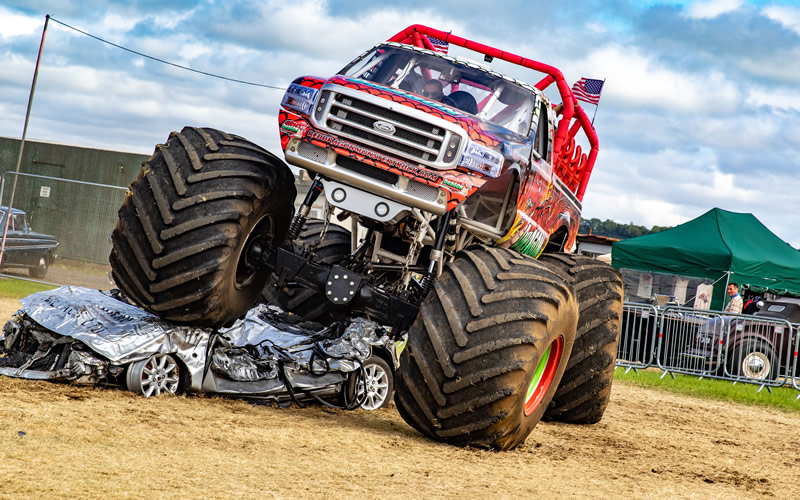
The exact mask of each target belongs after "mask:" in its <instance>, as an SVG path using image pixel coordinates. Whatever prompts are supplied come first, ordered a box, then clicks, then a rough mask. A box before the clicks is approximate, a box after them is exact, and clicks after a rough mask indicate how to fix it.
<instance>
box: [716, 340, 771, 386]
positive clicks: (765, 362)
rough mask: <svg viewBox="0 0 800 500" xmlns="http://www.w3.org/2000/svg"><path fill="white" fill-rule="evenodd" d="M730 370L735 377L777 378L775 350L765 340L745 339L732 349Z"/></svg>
mask: <svg viewBox="0 0 800 500" xmlns="http://www.w3.org/2000/svg"><path fill="white" fill-rule="evenodd" d="M731 356H732V357H731V358H730V359H729V361H728V371H729V372H730V374H731V375H733V376H734V377H744V378H748V379H753V380H764V381H770V380H775V379H776V378H777V373H778V370H777V363H776V358H775V350H774V349H773V348H772V345H771V344H770V343H769V342H767V341H765V340H745V341H743V342H741V343H740V344H739V345H737V346H736V347H735V348H733V349H732V350H731Z"/></svg>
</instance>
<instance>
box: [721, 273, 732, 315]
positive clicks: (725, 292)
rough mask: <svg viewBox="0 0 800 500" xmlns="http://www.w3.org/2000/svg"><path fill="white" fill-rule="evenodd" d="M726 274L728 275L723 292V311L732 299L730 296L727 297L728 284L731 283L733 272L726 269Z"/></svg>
mask: <svg viewBox="0 0 800 500" xmlns="http://www.w3.org/2000/svg"><path fill="white" fill-rule="evenodd" d="M725 274H726V277H725V290H724V292H723V293H724V294H725V295H723V296H722V310H723V311H724V310H725V306H727V305H728V301H729V300H730V299H729V298H727V295H728V285H730V284H731V272H730V271H725Z"/></svg>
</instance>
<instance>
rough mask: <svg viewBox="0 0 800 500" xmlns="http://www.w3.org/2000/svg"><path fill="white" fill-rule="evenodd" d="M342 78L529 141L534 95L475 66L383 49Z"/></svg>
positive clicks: (359, 61)
mask: <svg viewBox="0 0 800 500" xmlns="http://www.w3.org/2000/svg"><path fill="white" fill-rule="evenodd" d="M340 74H343V75H345V76H349V77H352V78H359V79H362V80H368V81H371V82H376V83H380V84H383V85H387V86H389V87H393V88H397V89H401V90H405V91H407V92H411V93H413V94H417V95H419V96H421V97H425V98H426V99H429V100H434V101H439V102H442V103H443V104H446V105H448V106H450V107H453V108H456V109H459V110H461V111H463V112H466V113H469V114H471V115H475V116H477V117H478V118H481V119H484V120H487V121H489V122H491V123H494V124H495V125H499V126H501V127H504V128H506V129H508V130H511V131H512V132H516V133H518V134H521V135H527V134H528V132H529V131H530V127H531V116H532V114H533V109H534V105H535V95H534V94H533V93H532V92H531V91H529V90H527V89H525V88H523V87H522V86H520V85H517V84H515V83H513V82H512V81H510V80H508V79H506V78H504V77H503V76H502V75H500V74H499V73H497V72H495V71H492V70H491V69H487V68H483V67H481V66H480V65H479V64H477V63H474V62H467V61H461V60H458V59H454V58H452V57H443V56H437V55H433V54H430V53H426V52H421V51H416V50H410V49H405V48H401V47H394V46H388V45H379V46H378V47H376V48H375V49H373V50H372V51H370V52H368V53H366V54H365V55H364V56H362V57H360V58H358V59H356V60H355V61H353V62H352V63H351V64H350V65H348V66H347V67H346V68H344V69H343V70H342V71H341V72H340Z"/></svg>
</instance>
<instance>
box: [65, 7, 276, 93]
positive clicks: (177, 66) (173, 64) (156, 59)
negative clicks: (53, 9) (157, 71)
mask: <svg viewBox="0 0 800 500" xmlns="http://www.w3.org/2000/svg"><path fill="white" fill-rule="evenodd" d="M50 20H51V21H55V22H57V23H58V24H60V25H62V26H64V27H66V28H69V29H71V30H74V31H77V32H78V33H81V34H83V35H86V36H88V37H91V38H94V39H95V40H99V41H101V42H103V43H105V44H108V45H111V46H113V47H116V48H118V49H122V50H125V51H128V52H130V53H132V54H136V55H137V56H141V57H146V58H147V59H151V60H153V61H157V62H160V63H163V64H168V65H170V66H174V67H176V68H180V69H185V70H186V71H191V72H193V73H199V74H201V75H206V76H211V77H214V78H219V79H221V80H227V81H229V82H235V83H243V84H245V85H253V86H255V87H264V88H268V89H277V90H286V87H276V86H275V85H266V84H264V83H253V82H248V81H246V80H237V79H236V78H228V77H227V76H222V75H216V74H214V73H209V72H207V71H200V70H199V69H194V68H190V67H188V66H181V65H180V64H176V63H173V62H169V61H165V60H164V59H159V58H158V57H153V56H149V55H147V54H143V53H141V52H137V51H135V50H133V49H129V48H127V47H123V46H122V45H118V44H116V43H113V42H109V41H108V40H104V39H102V38H100V37H99V36H95V35H92V34H91V33H87V32H85V31H83V30H79V29H78V28H76V27H74V26H70V25H69V24H67V23H65V22H62V21H59V20H58V19H56V18H55V17H53V16H50Z"/></svg>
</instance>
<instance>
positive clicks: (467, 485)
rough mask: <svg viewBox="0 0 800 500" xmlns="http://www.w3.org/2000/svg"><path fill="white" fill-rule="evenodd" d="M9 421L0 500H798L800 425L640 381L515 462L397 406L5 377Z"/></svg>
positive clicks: (789, 416)
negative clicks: (442, 432) (461, 442)
mask: <svg viewBox="0 0 800 500" xmlns="http://www.w3.org/2000/svg"><path fill="white" fill-rule="evenodd" d="M17 308H18V303H17V302H16V301H8V300H6V301H0V314H2V315H3V316H2V317H4V318H5V317H9V316H10V314H11V313H13V311H15V310H16V309H17ZM0 408H2V411H0V450H1V451H0V498H14V499H17V498H35V499H39V498H74V497H79V498H103V499H105V498H109V497H110V498H129V497H133V498H139V497H145V496H147V497H165V498H231V497H237V498H238V497H241V498H265V497H267V498H269V497H278V498H378V497H380V498H408V497H415V498H454V499H456V498H458V499H461V498H464V497H467V498H492V499H495V498H518V497H521V496H539V497H548V498H598V497H609V498H612V497H623V498H664V497H667V498H687V497H696V498H725V499H727V498H740V497H748V498H800V483H798V482H797V480H796V477H797V470H798V469H800V435H798V434H797V432H795V429H797V428H798V427H800V414H798V413H796V412H791V413H790V412H785V411H781V410H777V409H772V408H758V407H751V406H744V405H737V404H734V403H728V402H721V401H708V400H700V399H694V398H691V397H688V396H682V395H677V394H668V393H664V392H661V391H655V390H651V389H646V388H640V387H635V386H633V385H630V384H626V383H616V384H615V386H614V390H613V395H612V400H611V404H610V405H609V408H608V411H607V412H606V415H605V418H604V419H603V421H602V422H601V423H599V424H597V425H594V426H574V425H564V424H556V423H542V424H540V425H539V426H538V427H537V428H536V429H535V430H534V432H533V434H531V436H530V437H528V439H527V441H526V442H525V443H524V444H523V445H522V446H520V447H519V448H518V449H516V450H514V451H511V452H506V453H494V452H488V451H482V450H472V449H460V448H454V447H451V446H447V445H442V444H439V443H435V442H432V441H430V440H428V439H426V438H423V437H422V436H420V435H419V434H417V433H416V432H415V431H413V430H412V429H411V428H410V427H408V426H407V425H406V424H405V423H404V422H403V421H402V419H401V418H400V417H399V415H398V414H397V411H396V409H395V408H394V407H390V408H387V409H384V410H380V411H375V412H367V411H363V410H358V411H355V412H340V411H331V410H328V409H325V408H321V407H309V408H305V409H301V408H296V407H292V408H276V407H268V406H254V405H251V404H250V403H247V402H245V401H236V400H228V399H222V398H214V397H165V398H154V399H145V398H143V397H140V396H136V395H134V394H131V393H128V392H125V391H122V390H117V389H102V388H93V387H82V386H75V385H65V384H55V383H48V382H38V381H28V380H18V379H11V378H8V377H2V376H0Z"/></svg>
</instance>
